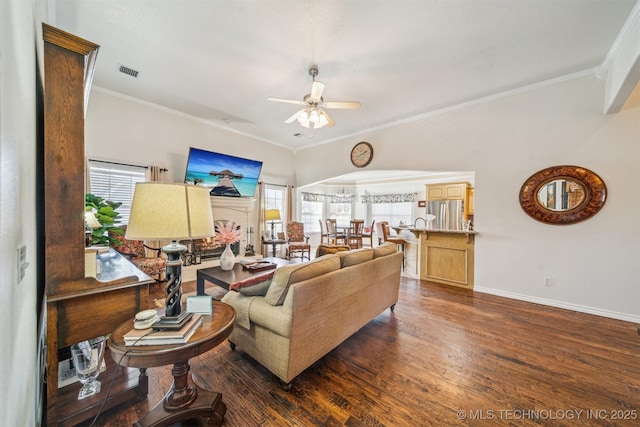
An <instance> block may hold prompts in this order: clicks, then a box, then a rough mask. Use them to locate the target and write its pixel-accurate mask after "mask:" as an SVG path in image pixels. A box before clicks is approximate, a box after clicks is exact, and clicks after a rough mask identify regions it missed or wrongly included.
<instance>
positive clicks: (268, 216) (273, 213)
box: [264, 209, 280, 221]
mask: <svg viewBox="0 0 640 427" xmlns="http://www.w3.org/2000/svg"><path fill="white" fill-rule="evenodd" d="M264 219H265V220H267V221H280V211H279V210H278V209H268V210H266V211H265V213H264Z"/></svg>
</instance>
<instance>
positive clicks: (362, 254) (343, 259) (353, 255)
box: [337, 248, 373, 268]
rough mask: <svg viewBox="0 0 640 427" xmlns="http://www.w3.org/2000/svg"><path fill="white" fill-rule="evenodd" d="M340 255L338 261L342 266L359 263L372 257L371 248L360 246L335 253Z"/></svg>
mask: <svg viewBox="0 0 640 427" xmlns="http://www.w3.org/2000/svg"><path fill="white" fill-rule="evenodd" d="M337 255H338V256H339V257H340V263H341V265H342V268H344V267H349V266H351V265H356V264H360V263H361V262H365V261H370V260H372V259H373V249H371V248H362V249H356V250H353V251H348V252H339V253H338V254H337Z"/></svg>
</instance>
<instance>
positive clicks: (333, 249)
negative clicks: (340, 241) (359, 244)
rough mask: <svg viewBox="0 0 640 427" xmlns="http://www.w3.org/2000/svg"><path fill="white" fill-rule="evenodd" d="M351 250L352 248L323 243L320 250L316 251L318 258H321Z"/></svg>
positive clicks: (319, 247)
mask: <svg viewBox="0 0 640 427" xmlns="http://www.w3.org/2000/svg"><path fill="white" fill-rule="evenodd" d="M349 250H351V248H350V247H349V246H348V245H326V244H324V243H323V244H320V245H319V246H318V249H316V258H319V257H321V256H322V255H327V254H336V253H338V252H342V251H349Z"/></svg>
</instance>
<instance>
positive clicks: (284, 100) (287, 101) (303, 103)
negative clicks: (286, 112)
mask: <svg viewBox="0 0 640 427" xmlns="http://www.w3.org/2000/svg"><path fill="white" fill-rule="evenodd" d="M267 101H274V102H284V103H286V104H295V105H306V102H304V101H295V100H293V99H284V98H267Z"/></svg>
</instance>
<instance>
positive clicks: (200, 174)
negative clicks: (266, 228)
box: [184, 147, 262, 197]
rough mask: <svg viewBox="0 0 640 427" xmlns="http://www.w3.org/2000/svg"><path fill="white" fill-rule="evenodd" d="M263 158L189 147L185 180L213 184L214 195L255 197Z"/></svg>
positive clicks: (209, 186) (203, 184) (209, 185)
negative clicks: (231, 154)
mask: <svg viewBox="0 0 640 427" xmlns="http://www.w3.org/2000/svg"><path fill="white" fill-rule="evenodd" d="M261 170H262V162H260V161H257V160H250V159H245V158H242V157H235V156H230V155H228V154H221V153H215V152H213V151H206V150H200V149H199V148H193V147H191V148H189V158H188V159H187V171H186V173H185V176H184V182H185V183H187V184H195V185H202V186H205V187H208V188H210V189H211V190H210V194H211V195H212V196H227V197H254V196H255V193H256V187H257V186H258V179H259V178H260V171H261Z"/></svg>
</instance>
